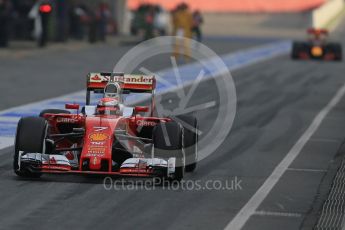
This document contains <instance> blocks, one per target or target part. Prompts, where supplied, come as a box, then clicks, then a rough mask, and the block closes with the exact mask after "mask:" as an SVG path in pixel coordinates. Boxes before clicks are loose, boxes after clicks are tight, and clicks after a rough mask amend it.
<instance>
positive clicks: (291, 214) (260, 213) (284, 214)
mask: <svg viewBox="0 0 345 230" xmlns="http://www.w3.org/2000/svg"><path fill="white" fill-rule="evenodd" d="M254 214H255V215H258V216H281V217H302V214H300V213H294V212H270V211H256V212H255V213H254Z"/></svg>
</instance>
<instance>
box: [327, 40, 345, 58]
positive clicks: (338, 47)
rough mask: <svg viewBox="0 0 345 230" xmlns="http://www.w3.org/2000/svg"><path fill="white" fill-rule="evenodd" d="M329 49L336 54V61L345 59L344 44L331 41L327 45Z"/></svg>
mask: <svg viewBox="0 0 345 230" xmlns="http://www.w3.org/2000/svg"><path fill="white" fill-rule="evenodd" d="M327 50H328V51H329V52H332V53H333V54H334V60H335V61H342V60H343V51H342V46H341V44H339V43H330V44H328V45H327Z"/></svg>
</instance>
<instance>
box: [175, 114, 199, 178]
mask: <svg viewBox="0 0 345 230" xmlns="http://www.w3.org/2000/svg"><path fill="white" fill-rule="evenodd" d="M177 118H178V119H179V121H178V122H180V123H181V125H182V126H183V127H184V149H185V154H186V172H193V171H194V170H195V169H196V166H197V161H198V139H199V138H198V137H199V136H198V121H197V119H196V118H195V117H194V116H189V115H180V116H178V117H177Z"/></svg>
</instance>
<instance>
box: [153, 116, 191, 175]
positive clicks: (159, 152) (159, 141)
mask: <svg viewBox="0 0 345 230" xmlns="http://www.w3.org/2000/svg"><path fill="white" fill-rule="evenodd" d="M183 131H184V130H183V128H182V127H181V126H180V125H179V124H178V123H176V122H173V121H172V122H166V123H160V124H158V125H156V126H155V127H154V129H153V137H152V139H153V146H154V156H155V157H158V158H165V159H166V158H170V157H174V158H175V159H176V162H175V173H174V177H173V178H172V180H174V181H181V180H182V179H183V177H184V173H185V154H184V149H183Z"/></svg>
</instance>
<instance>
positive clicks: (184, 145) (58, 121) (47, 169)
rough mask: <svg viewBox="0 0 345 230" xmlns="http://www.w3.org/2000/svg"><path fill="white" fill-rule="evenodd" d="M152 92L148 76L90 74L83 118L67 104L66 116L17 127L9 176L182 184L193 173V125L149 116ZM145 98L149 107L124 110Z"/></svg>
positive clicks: (45, 115) (51, 115)
mask: <svg viewBox="0 0 345 230" xmlns="http://www.w3.org/2000/svg"><path fill="white" fill-rule="evenodd" d="M154 91H155V78H154V76H143V75H124V74H123V73H90V74H88V76H87V91H86V103H85V106H83V107H82V109H81V110H80V108H79V107H80V105H79V104H66V105H65V108H66V110H60V109H46V110H43V111H42V112H41V113H40V115H39V116H37V117H23V118H21V119H20V121H19V123H18V127H17V132H16V138H15V152H14V158H13V159H14V161H13V167H14V172H15V173H16V174H17V175H18V176H21V177H40V176H41V175H42V174H44V173H58V174H62V173H75V174H102V175H118V176H134V177H161V178H168V179H170V180H176V181H179V180H181V179H182V178H183V176H184V173H185V171H194V170H195V168H196V162H197V142H198V134H197V128H198V124H197V120H196V118H195V117H194V116H190V115H181V116H179V117H178V119H176V120H178V121H179V122H177V121H175V120H174V119H172V118H170V117H158V116H154V114H155V101H154ZM145 93H146V94H149V96H150V99H151V100H150V102H149V103H148V104H149V106H134V107H129V106H126V105H125V102H124V100H125V95H127V96H129V95H130V94H137V95H139V96H140V95H142V94H145ZM94 98H97V103H93V100H94ZM70 110H75V111H76V112H75V113H73V114H72V113H71V112H70Z"/></svg>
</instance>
